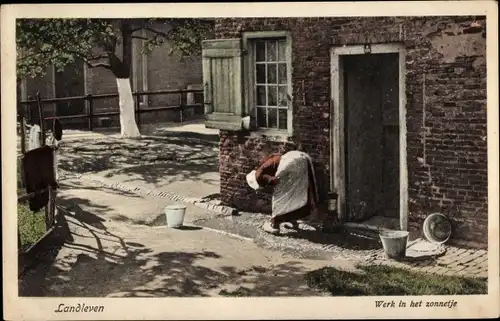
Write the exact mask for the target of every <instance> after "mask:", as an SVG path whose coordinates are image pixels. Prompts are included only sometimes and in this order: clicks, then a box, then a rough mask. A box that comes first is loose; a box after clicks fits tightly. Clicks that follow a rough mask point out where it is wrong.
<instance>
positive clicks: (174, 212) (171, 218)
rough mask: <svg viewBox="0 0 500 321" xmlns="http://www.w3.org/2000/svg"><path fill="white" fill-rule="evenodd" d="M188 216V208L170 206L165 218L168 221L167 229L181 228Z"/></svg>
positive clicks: (166, 209)
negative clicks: (185, 217)
mask: <svg viewBox="0 0 500 321" xmlns="http://www.w3.org/2000/svg"><path fill="white" fill-rule="evenodd" d="M185 215H186V206H184V205H169V206H165V217H166V219H167V227H171V228H176V227H181V226H182V224H183V223H184V216H185Z"/></svg>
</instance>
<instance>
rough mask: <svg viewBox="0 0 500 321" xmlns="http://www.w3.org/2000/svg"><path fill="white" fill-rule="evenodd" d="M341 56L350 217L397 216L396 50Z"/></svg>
mask: <svg viewBox="0 0 500 321" xmlns="http://www.w3.org/2000/svg"><path fill="white" fill-rule="evenodd" d="M341 59H342V60H341V66H343V68H342V69H343V78H344V82H343V83H344V104H345V105H344V115H345V119H344V121H345V133H344V138H345V141H344V144H345V151H346V155H345V157H346V159H345V163H346V173H345V174H346V205H347V208H346V210H347V214H348V217H350V219H365V218H368V217H371V216H374V215H381V216H390V217H399V108H398V107H399V56H398V54H367V55H348V56H341Z"/></svg>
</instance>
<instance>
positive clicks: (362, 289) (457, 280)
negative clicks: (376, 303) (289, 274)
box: [306, 265, 488, 296]
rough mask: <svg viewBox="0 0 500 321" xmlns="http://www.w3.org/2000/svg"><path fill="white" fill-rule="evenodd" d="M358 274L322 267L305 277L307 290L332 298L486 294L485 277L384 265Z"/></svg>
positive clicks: (363, 268) (368, 266)
mask: <svg viewBox="0 0 500 321" xmlns="http://www.w3.org/2000/svg"><path fill="white" fill-rule="evenodd" d="M358 268H359V269H360V270H361V271H362V272H360V273H357V272H351V271H343V270H339V269H336V268H333V267H324V268H321V269H318V270H314V271H311V272H309V273H307V274H306V280H307V284H308V285H309V287H311V288H316V289H320V290H323V291H327V292H329V293H330V294H331V295H332V296H371V295H372V296H382V295H464V294H486V293H488V282H487V279H486V278H466V277H458V276H445V275H437V274H427V273H421V272H413V271H410V270H407V269H402V268H396V267H391V266H385V265H363V266H358Z"/></svg>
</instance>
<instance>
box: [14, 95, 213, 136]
mask: <svg viewBox="0 0 500 321" xmlns="http://www.w3.org/2000/svg"><path fill="white" fill-rule="evenodd" d="M189 93H192V94H193V95H194V94H202V95H203V90H200V89H177V90H158V91H136V92H133V93H132V96H133V97H134V112H135V117H136V122H137V125H138V126H140V125H141V114H144V113H151V112H158V111H167V110H178V111H179V115H180V122H183V121H184V118H185V111H186V110H188V109H196V108H204V106H203V103H195V104H188V103H187V100H188V99H187V95H188V94H189ZM158 95H179V96H180V104H179V105H174V106H165V107H145V108H144V107H142V106H141V97H143V96H146V97H150V96H158ZM118 97H119V95H118V93H114V94H97V95H92V94H88V95H85V96H74V97H64V98H51V99H40V100H39V101H38V100H36V99H28V100H25V101H20V102H19V104H20V105H21V106H23V107H30V106H32V105H33V106H34V105H36V104H38V102H40V104H41V106H42V109H43V108H44V107H45V106H46V105H47V104H57V103H64V102H74V101H84V102H85V104H86V107H87V108H85V113H84V114H76V115H64V116H63V115H61V116H58V115H57V105H55V106H54V116H49V117H45V116H43V119H44V121H46V120H52V119H54V117H57V118H58V119H61V120H64V119H87V121H88V130H89V131H92V130H93V127H94V126H93V124H94V119H96V118H101V117H109V116H118V115H120V112H119V111H106V112H95V111H94V109H95V106H94V104H95V101H96V100H103V99H109V98H118ZM20 112H21V115H19V116H20V117H21V116H27V118H28V119H29V120H30V121H31V120H33V119H34V118H35V117H34V115H33V109H32V108H28V115H26V110H24V108H21V110H20ZM43 114H44V113H43V112H42V115H43ZM39 117H42V116H39Z"/></svg>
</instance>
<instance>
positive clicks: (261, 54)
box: [255, 41, 266, 61]
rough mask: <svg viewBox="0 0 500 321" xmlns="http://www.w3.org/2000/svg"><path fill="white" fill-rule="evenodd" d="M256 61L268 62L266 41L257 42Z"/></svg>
mask: <svg viewBox="0 0 500 321" xmlns="http://www.w3.org/2000/svg"><path fill="white" fill-rule="evenodd" d="M255 51H256V54H255V59H256V61H265V60H266V43H265V42H264V41H256V42H255Z"/></svg>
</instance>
